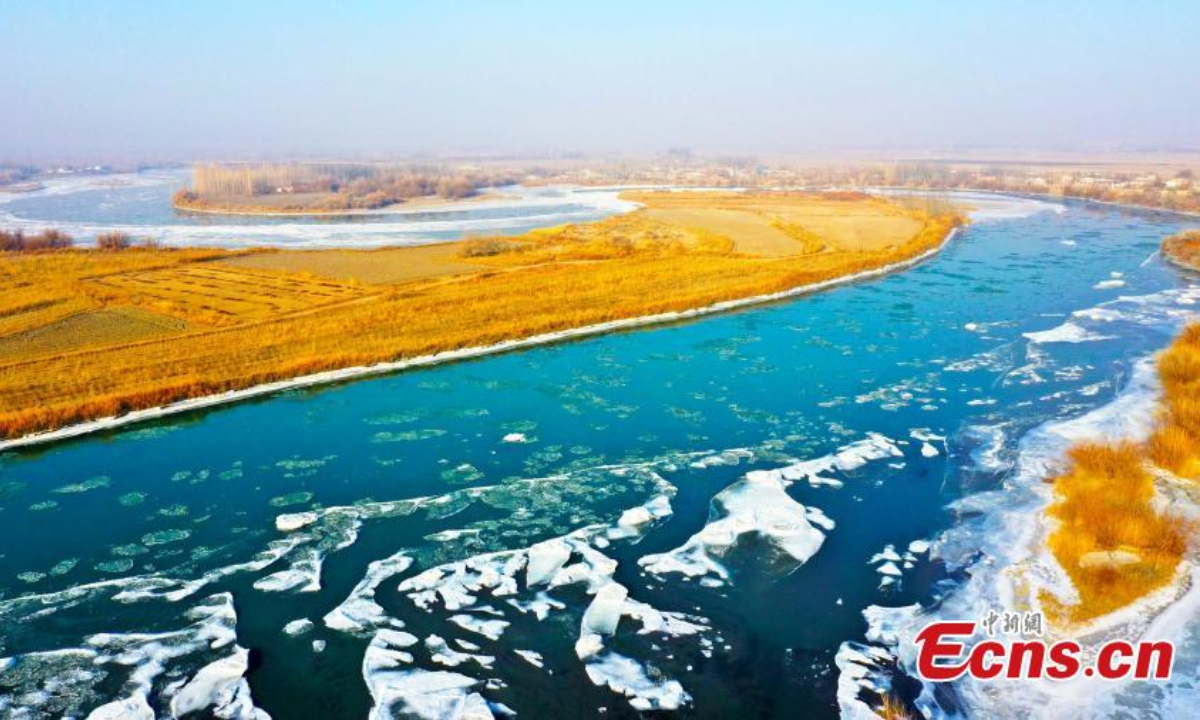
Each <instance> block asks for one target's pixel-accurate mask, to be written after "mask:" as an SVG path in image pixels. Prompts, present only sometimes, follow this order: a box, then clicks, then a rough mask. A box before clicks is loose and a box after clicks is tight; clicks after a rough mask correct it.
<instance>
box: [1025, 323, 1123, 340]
mask: <svg viewBox="0 0 1200 720" xmlns="http://www.w3.org/2000/svg"><path fill="white" fill-rule="evenodd" d="M1022 334H1023V335H1024V336H1025V337H1026V338H1027V339H1028V340H1030V341H1031V342H1034V343H1082V342H1095V341H1098V340H1112V339H1113V338H1112V336H1110V335H1100V334H1097V333H1094V332H1092V331H1090V330H1088V329H1087V328H1084V327H1082V326H1080V325H1077V324H1075V323H1073V322H1071V321H1069V320H1068V321H1067V322H1065V323H1063V324H1062V325H1059V326H1058V327H1055V328H1050V329H1049V330H1042V331H1040V332H1027V333H1022Z"/></svg>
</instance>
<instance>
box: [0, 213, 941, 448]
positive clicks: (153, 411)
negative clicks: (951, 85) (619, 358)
mask: <svg viewBox="0 0 1200 720" xmlns="http://www.w3.org/2000/svg"><path fill="white" fill-rule="evenodd" d="M957 234H958V229H957V228H956V229H954V230H952V231H950V232H949V233H947V235H946V237H945V238H943V240H942V242H941V244H940V245H938V246H937V247H935V248H931V249H929V250H927V251H925V252H923V253H920V254H919V255H916V256H914V257H911V258H909V259H908V260H904V261H901V262H897V263H893V264H891V265H885V266H883V267H880V268H876V269H874V270H866V271H863V272H860V273H854V274H852V275H844V276H842V277H837V278H833V279H830V280H824V281H822V282H818V283H812V284H809V285H801V286H798V287H794V288H791V289H789V290H783V291H780V292H777V293H770V294H766V295H757V296H754V297H748V298H741V299H738V300H726V301H724V302H719V303H714V304H712V305H707V306H704V307H700V308H694V309H691V310H681V311H677V312H668V313H660V314H657V315H646V316H642V317H634V318H626V319H623V320H613V321H610V322H605V323H597V324H594V325H585V326H583V327H578V328H571V329H568V330H560V331H557V332H552V333H544V334H541V335H533V336H531V337H527V338H522V339H517V340H506V341H504V342H500V343H496V344H494V345H484V346H480V347H471V348H463V349H460V350H451V351H446V352H441V353H435V354H432V355H423V356H420V357H415V358H410V359H407V360H399V361H395V362H387V363H379V364H376V365H368V366H361V367H351V368H343V369H341V370H329V371H325V372H320V373H313V374H311V375H302V376H300V377H297V378H292V379H290V380H280V381H277V382H272V383H266V384H263V385H256V386H254V387H249V388H245V389H243V390H234V391H230V392H226V393H220V394H218V395H209V396H205V397H199V398H192V399H189V400H182V401H180V402H176V403H171V404H169V405H163V406H160V407H154V408H146V409H144V410H135V411H133V412H130V413H127V414H125V415H120V416H114V417H107V418H100V419H98V420H92V421H89V422H85V423H80V424H78V425H71V426H68V427H65V428H60V429H58V430H52V431H49V432H43V433H35V434H32V435H26V436H24V437H19V438H14V439H11V440H3V441H0V452H3V451H4V450H8V449H11V448H16V447H23V446H28V445H35V444H38V443H45V442H53V441H56V440H64V439H67V438H72V437H78V436H80V435H85V434H87V433H91V432H96V431H99V430H108V429H112V428H116V427H121V426H124V425H129V424H132V423H136V422H141V421H143V420H154V419H158V418H162V417H167V416H169V415H175V414H178V413H182V412H188V411H191V410H198V409H202V408H208V407H215V406H217V405H224V404H226V403H232V402H238V401H241V400H247V399H250V398H255V397H261V396H264V395H270V394H272V393H276V392H281V391H283V390H292V389H297V388H306V387H312V386H315V385H324V384H328V383H334V382H340V381H343V380H350V379H353V378H359V377H366V376H369V375H381V374H384V373H392V372H397V371H400V370H407V369H409V368H416V367H425V366H430V365H438V364H441V363H445V362H453V361H455V360H465V359H469V358H475V357H481V356H485V355H494V354H498V353H503V352H509V351H513V350H520V349H524V348H528V347H534V346H537V345H545V344H548V343H556V342H562V341H565V340H573V339H576V338H582V337H589V336H592V335H601V334H604V333H608V332H613V331H616V330H627V329H632V328H638V327H646V326H650V325H658V324H663V323H670V322H677V321H680V320H689V319H692V318H697V317H703V316H706V315H713V314H716V313H721V312H726V311H729V310H735V309H738V308H743V307H749V306H752V305H760V304H764V303H769V302H774V301H777V300H785V299H788V298H793V297H799V296H801V295H808V294H811V293H815V292H819V291H821V290H826V289H829V288H833V287H838V286H840V285H848V284H851V283H855V282H859V281H862V280H868V279H871V278H877V277H882V276H884V275H888V274H891V273H894V272H897V271H899V270H904V269H907V268H910V267H913V266H914V265H917V264H919V263H921V262H924V261H925V260H928V259H929V258H931V257H934V256H935V255H936V254H937V253H938V252H940V251H941V249H942V248H944V247H945V246H946V244H947V243H949V242H950V241H951V240H952V239H953V238H954V237H955V235H957Z"/></svg>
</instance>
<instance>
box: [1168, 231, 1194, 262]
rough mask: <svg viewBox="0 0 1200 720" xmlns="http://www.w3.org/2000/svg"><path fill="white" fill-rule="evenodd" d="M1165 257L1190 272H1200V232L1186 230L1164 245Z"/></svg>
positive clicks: (1173, 236)
mask: <svg viewBox="0 0 1200 720" xmlns="http://www.w3.org/2000/svg"><path fill="white" fill-rule="evenodd" d="M1162 251H1163V255H1166V256H1167V259H1168V260H1170V261H1172V262H1174V263H1175V264H1177V265H1180V266H1182V267H1185V268H1187V269H1189V270H1200V230H1185V231H1184V232H1181V233H1178V234H1176V235H1172V236H1171V237H1169V238H1167V239H1166V240H1164V241H1163V243H1162Z"/></svg>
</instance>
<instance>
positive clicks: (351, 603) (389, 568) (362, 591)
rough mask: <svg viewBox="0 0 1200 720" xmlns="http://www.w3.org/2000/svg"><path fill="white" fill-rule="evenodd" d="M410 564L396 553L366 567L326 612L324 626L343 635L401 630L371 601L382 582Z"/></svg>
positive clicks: (397, 621)
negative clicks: (379, 629) (378, 629)
mask: <svg viewBox="0 0 1200 720" xmlns="http://www.w3.org/2000/svg"><path fill="white" fill-rule="evenodd" d="M410 565H412V558H410V557H408V556H407V555H404V554H402V553H396V554H395V555H392V556H391V557H387V558H384V559H383V560H376V561H374V562H372V563H371V564H370V565H368V566H367V574H366V575H365V576H364V577H363V579H362V580H360V581H359V582H358V585H356V586H355V587H354V590H352V591H351V592H350V596H349V597H347V598H346V599H345V600H344V601H343V602H342V604H341V605H338V606H337V607H336V608H334V609H333V610H330V611H329V613H328V614H326V615H325V617H324V622H325V626H326V627H328V628H330V629H332V630H341V631H343V632H352V633H356V632H364V631H368V630H372V629H374V628H376V627H380V626H384V625H392V626H393V627H403V626H404V623H403V622H401V621H399V620H395V619H393V618H389V617H388V616H387V613H385V612H384V611H383V608H382V607H381V606H380V605H379V604H378V603H376V602H375V590H376V589H377V588H378V587H379V584H380V583H382V582H383V581H384V580H387V579H388V578H390V577H392V576H393V575H398V574H399V573H402V572H404V571H405V570H407V569H408V567H409V566H410Z"/></svg>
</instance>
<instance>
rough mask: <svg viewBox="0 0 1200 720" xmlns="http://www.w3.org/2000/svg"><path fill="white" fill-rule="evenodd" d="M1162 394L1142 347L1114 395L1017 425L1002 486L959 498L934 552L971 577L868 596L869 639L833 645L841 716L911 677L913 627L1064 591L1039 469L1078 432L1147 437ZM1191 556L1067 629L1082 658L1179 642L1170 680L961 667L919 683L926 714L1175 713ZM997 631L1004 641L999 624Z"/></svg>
mask: <svg viewBox="0 0 1200 720" xmlns="http://www.w3.org/2000/svg"><path fill="white" fill-rule="evenodd" d="M1158 395H1159V386H1158V380H1157V374H1156V370H1155V364H1154V361H1153V359H1152V358H1144V359H1142V360H1141V361H1139V362H1138V363H1137V364H1136V365H1135V367H1134V372H1133V376H1132V378H1131V380H1130V382H1129V384H1128V385H1127V386H1126V387H1125V389H1124V390H1122V392H1121V393H1120V394H1119V395H1118V396H1117V397H1116V398H1115V399H1114V400H1113V401H1112V402H1110V403H1108V404H1107V405H1104V406H1101V407H1099V408H1097V409H1095V410H1093V411H1091V412H1089V413H1087V414H1085V415H1082V416H1080V417H1077V418H1073V419H1070V420H1053V421H1050V422H1047V423H1045V424H1043V425H1041V426H1039V427H1038V428H1036V429H1034V430H1033V431H1031V432H1029V433H1028V434H1027V435H1025V437H1024V438H1022V440H1021V441H1020V443H1019V446H1018V462H1017V467H1016V469H1015V471H1014V473H1013V475H1012V476H1011V477H1010V478H1009V479H1008V480H1007V481H1006V482H1005V485H1004V487H1003V489H1000V490H995V491H991V492H985V493H980V494H977V495H972V496H968V497H966V498H963V499H962V500H960V501H958V502H957V503H956V504H955V506H954V507H955V509H956V510H957V511H959V512H960V514H961V515H962V516H963V517H964V518H968V519H964V521H963V522H962V524H960V525H957V526H955V527H954V528H952V529H951V530H949V531H947V532H946V533H945V534H944V535H942V536H941V537H940V538H938V540H937V541H936V543H935V545H934V555H935V556H936V557H937V558H939V559H940V560H942V561H944V562H945V563H946V564H947V565H948V566H949V567H950V568H953V569H962V570H966V571H968V573H969V576H968V579H967V580H966V581H965V582H964V583H963V584H962V585H961V586H959V587H956V588H954V589H953V590H951V591H950V592H949V594H948V595H946V596H945V597H944V598H941V600H940V602H938V603H936V604H934V605H933V606H932V607H930V608H921V607H920V606H917V605H910V606H906V607H898V608H897V607H893V608H886V607H879V606H874V607H870V608H867V610H866V611H864V615H865V617H866V619H867V623H868V626H869V628H868V631H867V640H868V641H869V642H870V643H871V644H870V645H862V644H859V643H845V644H843V646H842V650H841V652H839V657H838V666H839V669H840V671H841V673H842V676H841V682H840V683H839V705H840V706H841V709H842V713H843V717H866V716H868V715H870V716H874V714H873V711H872V710H871V709H870V708H869V706H868V705H867V704H866V703H864V702H863V698H861V697H859V691H860V690H867V691H869V692H871V693H876V694H879V693H881V692H887V691H888V690H889V689H890V687H891V684H890V681H891V678H892V677H893V676H894V675H895V674H896V670H897V669H898V670H900V671H902V672H903V673H904V674H907V675H909V676H911V677H916V672H915V668H916V658H917V647H916V645H915V644H914V642H913V638H914V637H915V636H916V635H917V633H918V631H919V630H920V629H921V628H922V627H924V626H925V625H926V624H927V623H929V622H932V621H936V620H975V621H979V620H981V619H982V618H984V617H986V616H987V614H988V613H989V611H993V610H994V611H1004V610H1019V609H1026V610H1038V609H1040V602H1041V597H1042V593H1043V592H1048V593H1051V594H1053V595H1055V596H1058V597H1070V596H1071V595H1072V593H1073V589H1072V586H1071V584H1070V580H1069V578H1067V576H1066V575H1065V573H1064V572H1063V570H1062V569H1061V567H1060V566H1059V565H1058V563H1057V561H1056V560H1055V559H1054V557H1053V555H1052V554H1051V553H1050V551H1049V549H1048V548H1047V546H1046V537H1047V534H1048V532H1049V531H1050V530H1051V527H1050V522H1049V521H1048V519H1047V516H1046V513H1045V510H1046V507H1047V506H1048V505H1049V503H1050V502H1052V500H1053V486H1052V485H1048V484H1046V483H1045V482H1044V481H1043V479H1044V478H1046V477H1048V476H1051V475H1053V474H1054V473H1055V472H1056V471H1057V470H1059V469H1061V467H1062V463H1063V456H1064V453H1065V451H1066V450H1067V448H1069V447H1070V446H1072V445H1073V444H1075V443H1077V442H1079V441H1081V440H1102V441H1103V440H1118V439H1126V440H1133V441H1139V440H1144V439H1145V438H1146V437H1147V436H1148V434H1149V432H1150V430H1151V427H1152V424H1153V419H1154V415H1155V412H1156V409H1157V407H1158V403H1157V399H1158ZM1179 502H1180V501H1179V499H1178V498H1177V499H1176V505H1174V506H1173V510H1174V511H1177V512H1184V513H1186V514H1189V515H1191V516H1193V517H1194V516H1195V514H1196V508H1195V506H1194V504H1192V503H1191V502H1190V501H1187V500H1184V501H1183V502H1184V503H1185V504H1186V505H1188V507H1181V506H1180V504H1179ZM972 517H974V518H975V519H969V518H972ZM1196 565H1197V558H1196V556H1195V549H1193V550H1192V552H1191V554H1190V555H1189V556H1188V557H1186V558H1185V560H1184V562H1183V563H1182V564H1181V566H1180V568H1179V570H1178V571H1177V574H1176V578H1175V580H1174V582H1172V584H1170V585H1169V586H1167V587H1165V588H1163V589H1161V590H1159V591H1156V592H1154V593H1152V594H1151V595H1149V596H1147V597H1144V598H1142V599H1140V600H1139V601H1137V602H1136V603H1134V604H1133V605H1131V606H1129V607H1127V608H1124V609H1122V610H1120V611H1117V612H1116V613H1112V614H1110V615H1108V616H1105V617H1103V618H1100V619H1098V620H1096V621H1094V622H1092V623H1090V624H1088V625H1087V626H1085V627H1080V628H1072V629H1071V630H1070V631H1069V632H1067V633H1066V634H1065V636H1066V637H1069V638H1070V639H1074V640H1076V641H1078V642H1079V643H1080V644H1081V645H1083V647H1084V652H1083V655H1082V660H1083V662H1084V664H1085V665H1087V664H1090V663H1091V662H1092V660H1093V658H1094V654H1095V652H1096V649H1097V647H1098V646H1099V644H1100V643H1101V642H1103V641H1107V640H1111V639H1116V638H1120V639H1125V640H1128V641H1131V642H1137V641H1139V640H1171V641H1173V642H1175V643H1176V645H1177V647H1178V648H1179V649H1180V652H1179V655H1178V656H1177V658H1176V665H1175V676H1174V677H1175V679H1174V680H1172V681H1171V683H1167V684H1164V683H1153V684H1151V683H1146V682H1137V681H1133V680H1123V681H1113V682H1104V683H1097V682H1096V681H1094V680H1089V679H1088V678H1085V677H1080V678H1076V679H1073V680H1069V681H1050V680H1040V681H1035V680H1023V681H1009V682H1004V683H988V682H981V681H975V680H972V679H970V678H964V679H962V680H960V681H957V682H955V683H954V684H953V685H952V686H942V687H938V688H935V687H934V686H932V685H929V684H927V685H924V686H923V687H922V690H921V693H920V695H919V697H918V698H917V699H916V701H915V704H916V706H917V708H918V709H919V710H920V711H921V712H922V714H923V715H925V716H926V717H953V716H958V715H961V714H966V715H968V716H978V717H1044V716H1047V713H1048V712H1051V713H1053V716H1054V717H1102V716H1111V715H1112V714H1114V713H1116V712H1118V711H1119V710H1123V711H1125V712H1127V713H1131V714H1132V715H1134V716H1162V717H1172V716H1175V715H1173V714H1172V713H1171V712H1168V711H1167V710H1166V709H1167V708H1168V707H1172V706H1173V704H1178V703H1180V702H1182V703H1183V704H1184V705H1183V706H1184V707H1186V706H1187V704H1188V703H1189V702H1191V701H1194V699H1195V693H1196V689H1195V688H1194V687H1193V686H1192V684H1193V683H1194V678H1195V676H1196V670H1197V667H1198V664H1197V663H1198V657H1197V656H1198V649H1197V647H1196V645H1197V641H1196V638H1197V636H1198V632H1200V613H1198V612H1197V608H1198V607H1200V591H1198V590H1197V588H1196V582H1195V575H1196V569H1195V568H1196ZM1048 634H1049V635H1050V636H1053V635H1054V634H1055V631H1054V630H1053V629H1052V630H1051V632H1050V633H1048ZM997 639H1000V640H1001V641H1005V639H1004V638H1003V637H1002V636H1001V637H998V638H997ZM1050 639H1053V637H1051V638H1050ZM1189 697H1190V698H1191V700H1189V699H1188V698H1189ZM1193 706H1194V705H1193Z"/></svg>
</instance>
